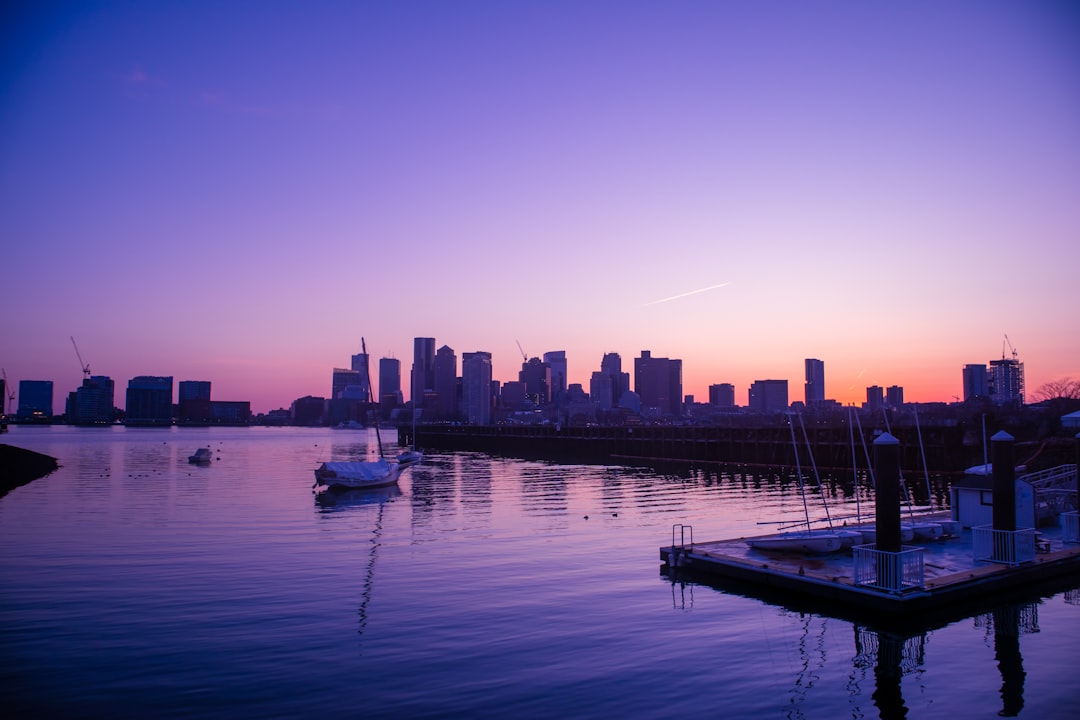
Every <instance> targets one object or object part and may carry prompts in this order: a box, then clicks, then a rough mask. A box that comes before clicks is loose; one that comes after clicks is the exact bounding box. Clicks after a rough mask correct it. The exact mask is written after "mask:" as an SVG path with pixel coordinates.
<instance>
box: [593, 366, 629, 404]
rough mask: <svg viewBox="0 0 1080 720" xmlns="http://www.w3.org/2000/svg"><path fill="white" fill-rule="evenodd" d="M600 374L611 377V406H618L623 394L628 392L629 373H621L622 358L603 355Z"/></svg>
mask: <svg viewBox="0 0 1080 720" xmlns="http://www.w3.org/2000/svg"><path fill="white" fill-rule="evenodd" d="M600 372H602V373H604V374H605V375H608V376H609V377H611V399H612V405H613V406H618V404H619V400H620V399H621V398H622V396H623V393H625V392H629V391H630V373H624V372H623V371H622V356H621V355H619V353H604V357H603V358H602V359H601V360H600Z"/></svg>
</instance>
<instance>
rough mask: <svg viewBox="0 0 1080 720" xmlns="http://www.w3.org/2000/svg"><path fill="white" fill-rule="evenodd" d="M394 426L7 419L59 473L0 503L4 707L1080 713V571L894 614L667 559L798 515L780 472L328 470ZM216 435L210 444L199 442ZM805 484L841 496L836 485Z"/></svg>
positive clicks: (322, 712) (106, 712)
mask: <svg viewBox="0 0 1080 720" xmlns="http://www.w3.org/2000/svg"><path fill="white" fill-rule="evenodd" d="M391 437H392V436H391ZM374 438H375V436H374V434H373V433H372V432H371V431H367V430H332V429H302V428H220V429H219V428H212V429H207V428H202V429H200V428H172V429H158V430H154V429H128V428H122V427H112V428H73V427H61V426H55V427H24V426H16V427H13V428H11V431H10V432H9V433H8V434H7V435H5V436H4V437H3V438H0V441H2V442H6V443H9V444H12V445H16V446H19V447H24V448H27V449H31V450H35V451H38V452H43V453H46V454H49V455H52V456H54V457H56V458H57V459H58V460H59V462H60V465H61V467H60V469H59V470H58V471H56V472H55V473H53V474H52V475H49V476H47V477H45V478H42V479H40V480H37V481H34V482H33V483H31V484H29V485H26V486H24V487H20V488H17V489H15V490H13V491H12V492H10V493H9V494H8V495H6V496H4V497H3V498H0V652H2V653H3V658H2V662H0V696H2V697H3V698H4V701H3V707H4V708H5V709H4V712H3V714H4V716H5V717H35V718H42V717H64V718H81V717H87V718H89V717H95V718H97V717H109V718H134V717H140V718H141V717H157V718H169V717H178V718H190V717H199V718H204V717H229V718H232V717H321V718H337V717H350V718H351V717H365V718H378V717H387V718H391V717H392V718H424V717H433V718H437V717H470V718H487V717H490V718H505V717H515V718H592V717H635V718H636V717H641V718H668V717H690V716H695V717H701V716H706V717H724V718H756V719H762V718H827V719H834V718H846V717H850V718H864V717H866V718H873V717H883V718H901V717H911V718H961V717H962V718H991V717H998V716H999V715H1010V716H1018V717H1030V718H1033V719H1034V718H1037V719H1039V720H1042V719H1044V718H1067V717H1069V718H1071V717H1074V716H1075V713H1076V711H1077V708H1078V707H1080V675H1078V674H1077V658H1080V589H1078V588H1080V578H1076V579H1075V583H1074V584H1072V585H1069V584H1068V583H1066V584H1065V586H1062V587H1058V588H1055V589H1053V590H1051V591H1046V592H1034V593H1032V595H1031V596H1029V597H1024V598H1021V599H1016V598H1010V599H1009V600H1008V602H1004V601H1003V603H1002V604H1001V605H999V606H993V607H982V608H980V609H979V610H978V611H977V612H973V613H972V614H971V615H970V616H967V617H958V618H956V619H953V620H951V621H949V622H947V623H945V624H942V625H939V626H933V627H928V628H923V629H915V630H911V629H908V630H906V631H896V632H892V631H885V630H882V629H881V628H877V627H869V626H865V625H861V624H859V623H858V622H854V621H850V620H846V619H844V618H843V617H842V616H840V617H837V616H831V615H830V614H829V613H827V612H825V613H821V614H819V613H815V612H808V611H799V610H798V609H795V608H796V607H797V605H784V604H771V603H769V602H765V601H763V600H761V599H758V598H755V597H752V596H748V595H745V594H739V593H737V592H732V591H731V590H730V589H724V588H718V587H713V586H711V585H708V584H703V583H701V582H696V581H693V580H689V579H687V578H682V577H675V578H674V579H672V578H669V577H667V576H666V575H665V574H664V573H662V572H661V568H660V561H659V555H658V548H659V547H660V546H661V545H667V544H670V543H671V537H672V527H673V526H674V525H676V524H686V525H691V526H692V528H693V534H694V535H695V539H697V540H699V541H701V540H716V539H721V538H726V537H738V536H745V535H754V534H761V533H763V532H767V531H768V530H769V529H770V528H771V527H773V526H771V525H762V524H761V523H768V522H770V521H774V520H778V519H783V518H792V517H801V516H802V513H803V500H802V496H801V495H800V494H799V490H798V485H797V484H796V483H794V482H793V481H792V478H791V477H790V476H787V475H784V474H783V473H781V471H763V470H760V469H756V470H746V469H743V470H736V469H732V470H730V471H718V470H715V469H710V470H702V469H682V470H677V471H670V472H667V471H663V470H658V469H653V468H641V467H615V466H590V465H563V464H557V463H545V462H539V461H524V460H518V459H513V458H503V457H492V456H487V455H482V454H473V453H453V452H440V453H429V454H427V456H426V457H425V459H424V462H423V463H422V464H421V465H418V466H415V467H413V468H410V469H408V470H407V471H405V473H404V474H403V476H402V479H401V481H400V483H399V485H398V487H397V488H393V489H390V490H381V491H369V492H354V493H349V494H344V495H325V494H323V495H316V494H314V493H313V492H312V483H313V481H314V478H313V470H314V469H315V467H316V466H317V465H318V464H319V463H320V462H323V461H326V460H331V459H333V460H350V459H363V458H364V457H366V456H367V455H368V453H370V452H371V450H372V448H373V446H374ZM384 440H386V438H385V437H384ZM388 445H389V446H390V449H394V450H396V447H394V446H393V444H392V443H388ZM199 447H209V448H210V449H211V450H212V457H213V460H212V461H211V462H210V463H209V464H206V465H196V464H191V463H189V462H188V457H189V456H190V455H192V454H193V453H194V452H195V450H196V449H197V448H199ZM825 495H826V497H827V498H828V499H829V501H830V502H831V503H832V512H833V513H834V514H835V515H838V516H839V515H844V514H850V513H853V512H854V511H855V505H854V502H855V498H854V496H853V494H852V492H851V488H850V485H847V486H845V485H844V482H842V481H836V482H834V481H832V480H830V479H826V485H825ZM866 499H869V498H866V497H862V496H860V502H861V501H862V500H866ZM935 501H936V502H940V498H936V500H935ZM809 502H810V504H811V505H813V509H814V510H815V514H820V513H818V512H816V510H817V508H818V506H819V504H820V496H818V495H817V490H816V488H814V489H813V492H812V493H811V498H810V500H809Z"/></svg>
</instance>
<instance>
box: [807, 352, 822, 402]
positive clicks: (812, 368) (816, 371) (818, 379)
mask: <svg viewBox="0 0 1080 720" xmlns="http://www.w3.org/2000/svg"><path fill="white" fill-rule="evenodd" d="M805 390H806V406H807V407H812V406H813V405H815V404H817V403H821V402H823V401H824V400H825V363H824V362H822V361H821V360H818V359H816V358H807V359H806V387H805Z"/></svg>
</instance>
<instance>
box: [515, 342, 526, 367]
mask: <svg viewBox="0 0 1080 720" xmlns="http://www.w3.org/2000/svg"><path fill="white" fill-rule="evenodd" d="M514 342H516V343H517V346H518V351H519V352H520V353H521V362H529V358H528V356H527V355H526V354H525V348H523V347H521V342H520V341H518V340H515V341H514Z"/></svg>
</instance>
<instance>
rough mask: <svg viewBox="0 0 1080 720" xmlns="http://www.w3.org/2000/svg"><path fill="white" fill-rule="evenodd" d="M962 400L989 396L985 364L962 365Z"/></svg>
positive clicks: (988, 378) (988, 382) (988, 379)
mask: <svg viewBox="0 0 1080 720" xmlns="http://www.w3.org/2000/svg"><path fill="white" fill-rule="evenodd" d="M963 375H964V402H968V401H970V400H978V399H979V398H988V397H990V376H989V374H988V373H987V372H986V366H985V365H975V364H970V365H965V366H964V371H963Z"/></svg>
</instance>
